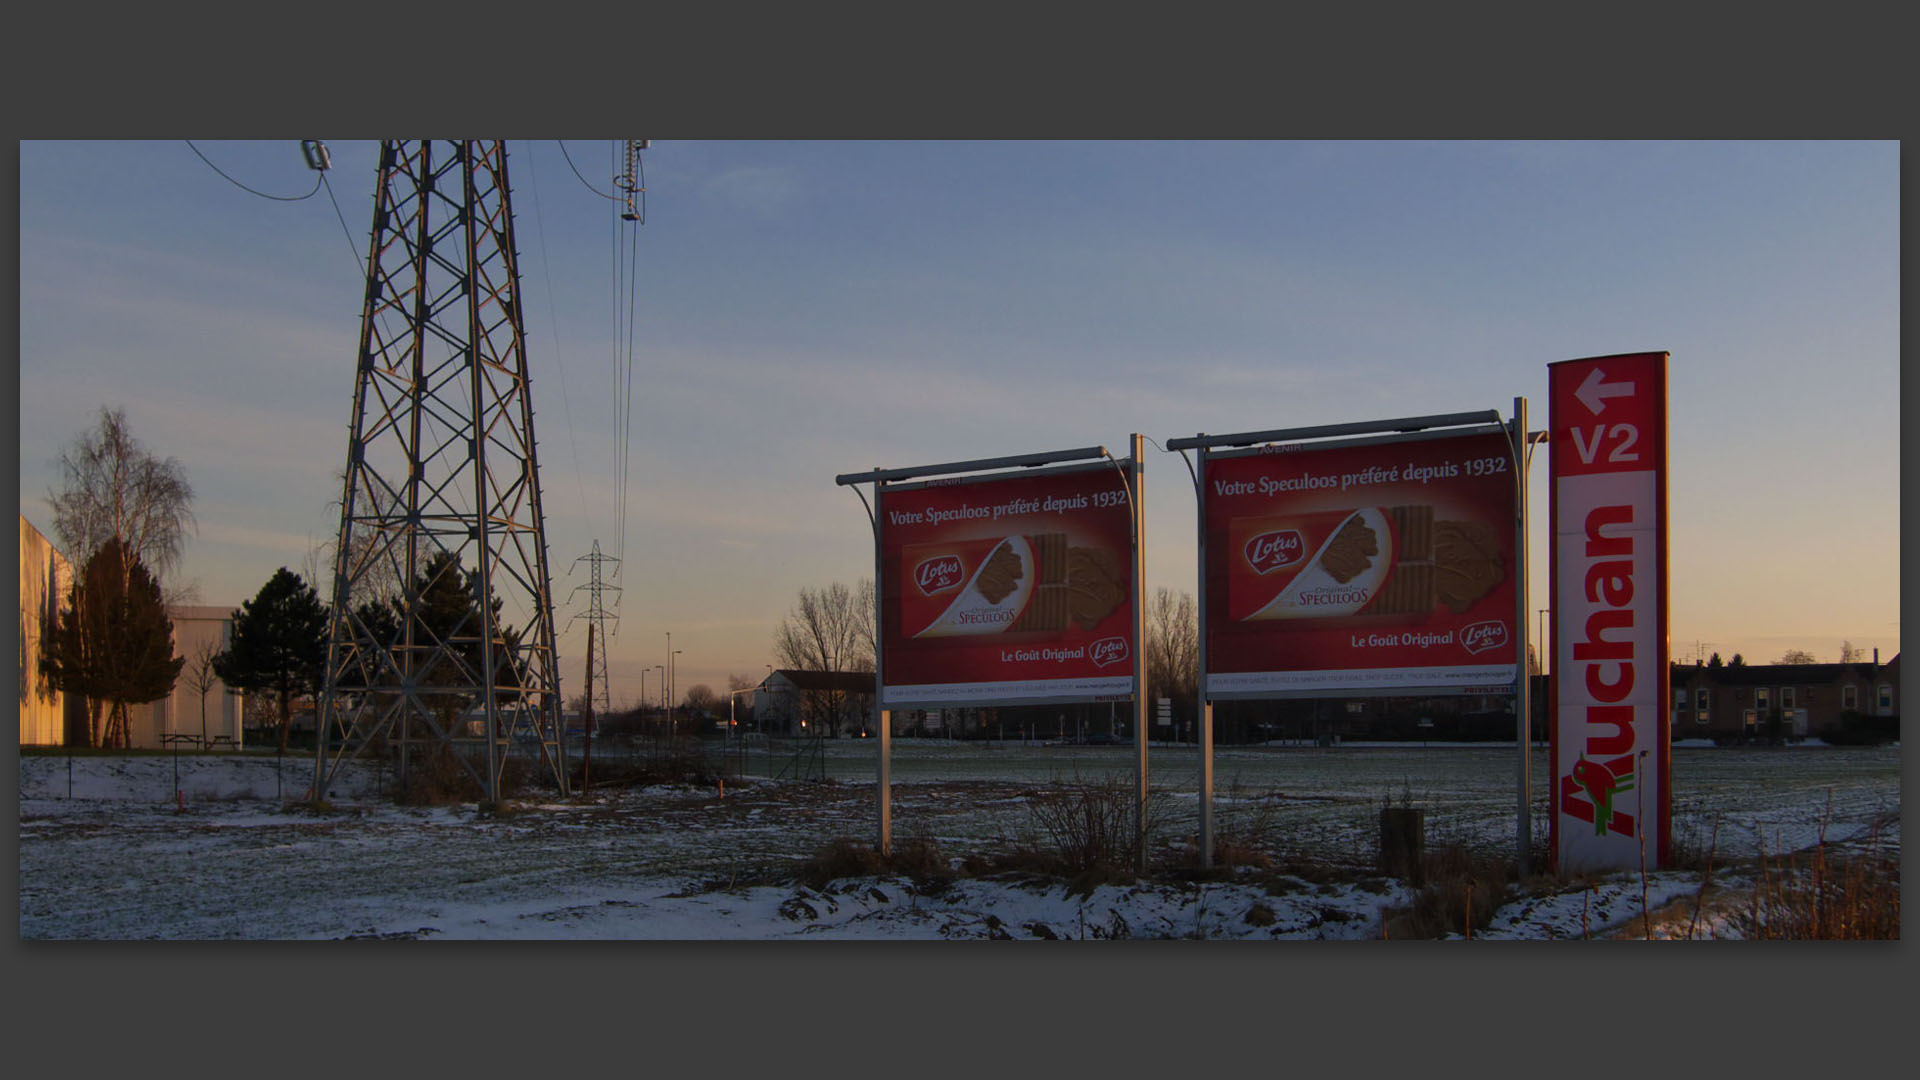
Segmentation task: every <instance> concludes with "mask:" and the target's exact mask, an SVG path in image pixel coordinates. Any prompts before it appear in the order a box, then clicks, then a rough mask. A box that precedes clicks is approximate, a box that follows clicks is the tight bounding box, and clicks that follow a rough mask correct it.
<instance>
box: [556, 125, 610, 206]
mask: <svg viewBox="0 0 1920 1080" xmlns="http://www.w3.org/2000/svg"><path fill="white" fill-rule="evenodd" d="M553 141H554V142H557V143H559V144H560V156H561V157H563V158H566V159H567V168H569V169H572V170H573V175H575V176H580V167H579V166H577V165H575V164H574V163H573V155H572V154H569V153H567V143H566V140H564V139H555V140H553ZM580 182H581V183H583V184H586V185H587V190H588V191H591V192H593V193H594V194H595V195H598V196H600V197H601V198H603V199H612V200H613V201H614V202H619V201H620V200H618V199H615V198H614V197H613V196H612V195H609V194H607V193H606V192H604V191H601V190H600V189H599V188H597V187H594V186H593V185H592V184H588V183H587V178H586V177H584V176H580Z"/></svg>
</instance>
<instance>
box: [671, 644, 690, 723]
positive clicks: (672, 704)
mask: <svg viewBox="0 0 1920 1080" xmlns="http://www.w3.org/2000/svg"><path fill="white" fill-rule="evenodd" d="M686 651H687V650H685V649H675V650H673V652H672V653H670V654H668V656H667V665H668V666H667V695H668V697H669V698H671V697H672V695H673V694H674V693H675V691H677V690H678V689H679V688H678V687H676V686H675V685H674V675H673V666H672V665H673V663H674V659H673V658H674V657H676V656H679V655H680V654H681V653H683V652H686ZM675 704H677V702H674V701H671V700H669V701H668V702H667V718H668V719H669V720H671V719H672V718H673V707H674V705H675Z"/></svg>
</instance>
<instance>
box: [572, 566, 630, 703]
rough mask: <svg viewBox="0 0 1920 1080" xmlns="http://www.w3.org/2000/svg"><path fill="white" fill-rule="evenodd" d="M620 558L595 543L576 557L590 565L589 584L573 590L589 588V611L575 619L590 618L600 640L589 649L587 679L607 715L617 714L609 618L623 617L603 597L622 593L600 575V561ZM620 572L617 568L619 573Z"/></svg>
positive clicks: (589, 627)
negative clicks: (613, 612) (609, 661)
mask: <svg viewBox="0 0 1920 1080" xmlns="http://www.w3.org/2000/svg"><path fill="white" fill-rule="evenodd" d="M619 561H620V560H619V559H618V558H616V557H614V556H612V555H602V554H601V553H600V541H599V540H595V541H594V542H593V553H592V554H591V555H582V556H580V557H579V558H578V559H575V560H573V562H574V565H575V566H578V565H579V564H581V563H582V562H585V563H587V564H588V565H589V567H590V569H589V577H588V579H587V583H586V584H585V585H577V586H575V587H574V590H573V591H574V592H575V593H578V592H579V591H580V590H581V589H585V590H587V610H586V611H584V612H580V613H578V614H575V615H574V618H576V619H585V620H587V633H588V634H590V635H592V636H593V637H595V638H597V639H599V640H598V647H597V648H594V647H589V649H588V650H587V655H589V656H591V657H593V660H592V662H591V663H590V664H589V665H588V668H589V670H588V671H587V681H588V683H589V684H590V685H591V686H592V688H593V707H594V711H595V712H596V713H597V714H598V715H600V716H603V717H604V716H609V715H611V714H612V713H613V693H612V691H611V690H609V689H608V687H607V620H608V619H612V620H614V622H615V623H618V622H619V619H620V617H619V616H618V615H608V614H607V609H606V605H605V604H604V603H602V599H601V598H602V596H603V594H604V593H606V592H609V591H611V592H619V591H620V586H618V585H610V584H608V583H607V582H606V581H605V580H604V579H603V578H602V577H601V576H600V564H601V563H617V562H619ZM618 572H619V571H618V570H617V569H616V570H615V573H618Z"/></svg>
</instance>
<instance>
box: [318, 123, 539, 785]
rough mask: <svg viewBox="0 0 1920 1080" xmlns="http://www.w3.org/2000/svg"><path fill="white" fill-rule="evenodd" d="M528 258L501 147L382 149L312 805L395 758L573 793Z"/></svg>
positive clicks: (490, 781)
mask: <svg viewBox="0 0 1920 1080" xmlns="http://www.w3.org/2000/svg"><path fill="white" fill-rule="evenodd" d="M518 259H519V255H518V252H517V250H516V248H515V246H514V238H513V212H512V209H511V205H510V201H509V189H508V182H507V154H506V147H505V145H504V144H503V143H501V142H500V141H498V140H493V141H460V142H433V141H425V140H422V141H394V142H383V143H381V145H380V173H379V182H378V187H377V190H376V191H375V198H374V210H373V230H372V236H371V241H370V245H369V257H368V266H367V289H366V297H365V307H364V309H363V313H362V318H361V329H360V354H359V362H358V367H357V371H356V374H355V376H354V395H353V422H352V426H351V435H350V437H349V439H348V443H347V467H346V474H345V478H344V484H343V488H344V491H343V494H342V497H341V512H340V534H339V541H338V544H337V547H336V550H335V565H334V577H333V611H332V616H331V629H330V635H329V641H328V645H327V667H326V678H325V682H324V685H323V688H322V691H321V703H320V710H319V721H320V722H319V726H318V732H317V735H318V738H317V740H316V742H317V753H316V759H315V784H314V792H313V795H314V797H315V798H316V799H318V798H324V797H325V796H326V793H327V789H328V787H329V785H330V784H331V783H332V781H333V779H334V777H335V775H336V774H337V773H338V771H339V769H340V767H341V766H342V765H343V764H344V763H345V762H347V761H351V760H353V759H354V758H355V757H357V756H358V755H359V754H361V753H362V752H363V751H367V750H369V749H374V750H378V749H381V748H386V749H389V750H391V751H393V752H395V753H396V755H397V759H398V762H399V768H400V770H401V773H402V776H403V777H404V776H405V775H406V772H407V770H408V768H409V757H410V756H412V755H419V754H422V753H427V754H434V755H439V754H441V753H444V752H448V751H450V752H451V754H452V756H453V758H455V759H456V760H458V761H459V762H460V764H461V765H462V766H464V768H465V769H466V772H467V774H468V775H469V776H471V777H472V778H473V779H474V780H475V781H477V782H478V783H479V785H480V788H481V790H482V791H483V792H484V793H485V797H486V799H487V801H489V802H496V801H497V800H498V799H499V797H500V779H501V774H502V771H503V769H504V768H505V763H506V759H507V758H508V757H509V756H510V755H511V754H512V753H514V752H515V751H524V752H526V753H529V754H533V755H536V756H537V757H538V758H539V760H540V761H541V762H542V763H544V765H545V766H546V768H547V769H548V770H549V771H550V772H551V774H552V776H553V779H554V781H555V783H556V784H557V785H558V786H559V788H560V790H561V791H562V793H564V792H565V791H566V786H567V776H566V763H565V758H564V755H565V750H564V743H563V742H562V739H563V735H564V729H563V728H562V726H561V712H560V710H561V696H560V671H559V664H558V660H557V657H556V654H555V642H554V629H553V604H552V596H551V593H550V592H549V590H548V574H547V544H546V528H545V523H544V518H543V515H542V510H541V503H540V479H539V469H538V466H537V463H536V460H535V452H534V447H535V443H534V436H533V404H532V399H531V394H530V382H529V376H528V371H527V362H526V349H525V344H526V335H525V329H524V326H523V323H522V319H521V302H520V274H519V265H518ZM476 759H478V760H477V761H476Z"/></svg>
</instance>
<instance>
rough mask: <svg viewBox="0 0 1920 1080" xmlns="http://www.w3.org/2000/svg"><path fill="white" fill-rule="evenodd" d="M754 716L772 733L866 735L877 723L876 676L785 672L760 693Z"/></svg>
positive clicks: (767, 682)
mask: <svg viewBox="0 0 1920 1080" xmlns="http://www.w3.org/2000/svg"><path fill="white" fill-rule="evenodd" d="M753 717H754V726H755V727H757V728H759V729H760V730H762V731H765V732H769V733H778V734H786V735H808V734H824V735H827V736H833V735H839V734H852V733H859V732H865V731H867V730H869V729H870V728H871V727H872V722H873V672H871V671H797V670H794V669H791V668H782V669H780V670H778V671H775V672H773V673H772V674H770V675H768V676H767V677H766V679H765V680H764V681H763V682H761V684H760V685H759V686H758V687H757V688H756V689H755V691H754V695H753Z"/></svg>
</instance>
